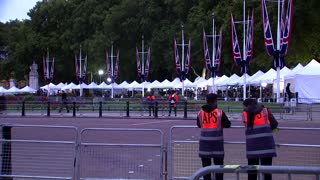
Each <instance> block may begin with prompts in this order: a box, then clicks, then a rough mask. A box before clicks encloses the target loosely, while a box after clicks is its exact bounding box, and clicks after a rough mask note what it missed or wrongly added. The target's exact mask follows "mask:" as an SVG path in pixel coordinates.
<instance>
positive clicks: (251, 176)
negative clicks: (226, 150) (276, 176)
mask: <svg viewBox="0 0 320 180" xmlns="http://www.w3.org/2000/svg"><path fill="white" fill-rule="evenodd" d="M248 165H263V166H271V165H272V157H265V158H252V159H248ZM263 176H264V180H272V175H271V174H264V175H263ZM256 179H257V173H256V172H253V173H248V180H256Z"/></svg>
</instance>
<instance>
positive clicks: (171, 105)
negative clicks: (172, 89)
mask: <svg viewBox="0 0 320 180" xmlns="http://www.w3.org/2000/svg"><path fill="white" fill-rule="evenodd" d="M172 108H173V110H174V115H175V116H177V105H176V104H172V103H170V105H169V116H170V115H171V110H172Z"/></svg>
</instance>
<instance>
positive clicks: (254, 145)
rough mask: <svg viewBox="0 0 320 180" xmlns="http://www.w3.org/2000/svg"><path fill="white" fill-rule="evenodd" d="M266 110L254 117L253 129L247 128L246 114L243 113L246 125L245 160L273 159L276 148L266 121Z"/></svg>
mask: <svg viewBox="0 0 320 180" xmlns="http://www.w3.org/2000/svg"><path fill="white" fill-rule="evenodd" d="M268 117H269V116H268V110H267V109H266V108H263V109H262V111H261V112H260V113H258V114H255V115H254V120H253V127H252V128H251V127H248V126H247V125H248V114H247V112H243V121H244V123H245V125H246V149H247V158H249V159H250V158H264V157H275V156H277V154H276V148H275V142H274V138H273V134H272V129H271V127H270V121H269V119H268Z"/></svg>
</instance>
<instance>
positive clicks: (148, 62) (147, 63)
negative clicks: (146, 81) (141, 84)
mask: <svg viewBox="0 0 320 180" xmlns="http://www.w3.org/2000/svg"><path fill="white" fill-rule="evenodd" d="M150 55H151V54H150V48H149V49H148V54H147V61H146V65H145V67H144V75H145V78H146V77H147V76H148V74H149V69H150Z"/></svg>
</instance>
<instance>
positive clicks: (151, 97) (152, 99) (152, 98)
mask: <svg viewBox="0 0 320 180" xmlns="http://www.w3.org/2000/svg"><path fill="white" fill-rule="evenodd" d="M155 99H156V98H155V96H154V95H153V94H152V93H150V94H149V95H148V96H147V103H148V109H149V116H151V110H152V115H153V116H154V103H155Z"/></svg>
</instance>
